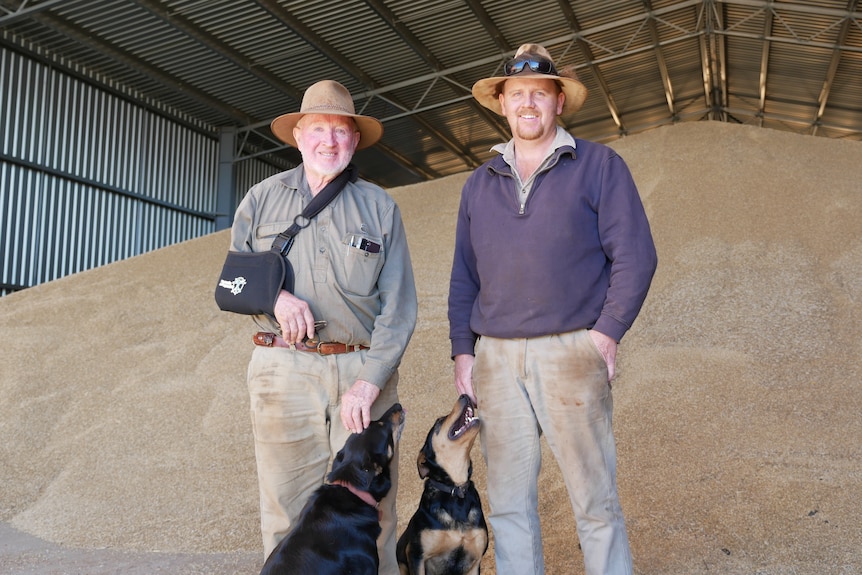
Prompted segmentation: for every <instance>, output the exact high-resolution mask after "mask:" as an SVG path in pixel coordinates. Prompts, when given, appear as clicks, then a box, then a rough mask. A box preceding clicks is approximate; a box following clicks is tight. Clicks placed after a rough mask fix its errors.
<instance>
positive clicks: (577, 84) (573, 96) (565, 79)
mask: <svg viewBox="0 0 862 575" xmlns="http://www.w3.org/2000/svg"><path fill="white" fill-rule="evenodd" d="M532 59H535V60H537V61H545V62H550V63H551V64H552V65H553V64H554V60H553V59H552V58H551V54H550V53H549V52H548V51H547V50H546V49H545V47H544V46H540V45H538V44H523V45H522V46H521V47H520V48H518V51H517V52H515V57H514V58H513V59H512V60H513V61H514V60H532ZM554 69H555V70H556V65H554ZM558 74H559V72H557V74H542V73H541V72H534V71H533V70H532V69H531V68H530V67H529V66H524V69H523V70H521V71H520V72H518V73H516V74H512V75H511V76H495V77H493V78H483V79H482V80H479V81H478V82H476V83H475V84H473V97H474V98H476V100H477V101H478V102H479V103H480V104H482V105H483V106H485V107H486V108H488V109H489V110H493V111H494V112H496V113H497V114H500V115H501V116H502V115H503V110H502V109H501V108H500V98H499V95H500V92H502V91H503V83H504V82H505V81H506V80H511V79H512V78H543V79H546V80H554V81H556V82H557V84H558V85H559V86H560V89H561V90H562V91H563V93H564V94H565V95H566V101H565V103H564V104H563V111H562V114H561V115H563V116H567V115H569V114H574V113H575V112H577V111H578V110H580V109H581V106H583V105H584V100H586V99H587V87H586V86H584V85H583V84H582V83H581V81H580V80H578V78H577V76H576V75H575V73H574V71H573V70H571V71H569V72H567V73H566V74H565V75H562V76H560V75H558Z"/></svg>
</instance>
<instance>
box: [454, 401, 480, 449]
mask: <svg viewBox="0 0 862 575" xmlns="http://www.w3.org/2000/svg"><path fill="white" fill-rule="evenodd" d="M460 403H461V414H460V415H459V416H458V419H456V420H455V423H453V424H452V427H450V428H449V439H453V440H454V439H458V438H459V437H461V436H462V435H464V432H466V431H467V430H468V429H471V428H473V427H475V426H477V425H479V418H478V417H476V406H475V405H474V404H473V402H472V401H471V400H470V398H469V397H468V396H466V395H462V396H461V398H460Z"/></svg>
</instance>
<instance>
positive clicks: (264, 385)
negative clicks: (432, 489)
mask: <svg viewBox="0 0 862 575" xmlns="http://www.w3.org/2000/svg"><path fill="white" fill-rule="evenodd" d="M365 353H366V352H365V351H354V352H350V353H343V354H337V355H319V354H317V353H310V352H304V351H293V350H290V349H287V348H279V347H272V348H268V347H256V348H255V349H254V352H253V354H252V358H251V361H250V363H249V366H248V389H249V396H250V399H251V405H250V407H251V421H252V430H253V432H254V444H255V456H256V459H257V475H258V484H259V487H260V529H261V534H262V536H263V546H264V557H268V556H269V554H270V553H271V552H272V550H273V549H275V547H276V546H277V545H278V543H279V542H280V541H281V540H282V539H283V538H284V537H285V535H287V532H288V531H289V530H290V526H291V525H292V524H293V523H294V522H295V521H296V519H297V518H298V517H299V513H300V511H302V508H303V506H304V505H305V502H306V501H307V500H308V498H309V497H310V496H311V493H312V492H313V491H314V490H315V489H317V488H318V487H319V486H320V485H322V484H323V482H324V479H325V477H326V475H327V474H328V473H329V471H330V469H331V464H332V460H333V458H334V457H335V455H336V454H337V453H338V451H339V450H340V449H341V448H342V447H343V446H344V443H345V441H347V437H348V436H349V435H350V433H349V432H348V431H347V430H346V429H345V428H344V425H342V423H341V397H342V395H343V394H344V393H345V392H346V391H347V390H348V389H350V387H351V386H352V385H353V383H354V382H355V381H356V376H357V374H358V373H359V370H360V368H361V367H362V362H363V360H364V357H365ZM397 401H398V374H397V372H396V374H395V375H394V376H393V377H392V378H391V379H390V380H389V382H387V384H386V387H385V388H384V389H383V391H381V392H380V396H379V397H378V398H377V401H375V402H374V405H373V406H372V409H371V418H372V419H377V418H379V417H381V416H382V415H383V414H384V413H385V412H386V410H387V409H389V408H390V407H391V406H392V404H393V403H395V402H397ZM390 473H391V477H392V489H391V490H390V491H389V494H388V495H387V496H386V497H385V498H384V499H383V501H381V502H380V512H381V519H380V527H381V528H382V530H383V531H382V533H381V534H380V537H379V538H378V541H377V547H378V554H379V557H380V571H379V573H381V575H398V572H399V571H398V564H397V562H396V559H395V545H396V542H397V535H396V533H395V527H396V515H395V499H396V493H397V491H398V450H397V446H396V453H395V456H394V458H393V460H392V465H391V469H390ZM330 543H332V542H330ZM330 543H327V544H330Z"/></svg>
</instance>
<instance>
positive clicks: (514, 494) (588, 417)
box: [473, 330, 632, 575]
mask: <svg viewBox="0 0 862 575" xmlns="http://www.w3.org/2000/svg"><path fill="white" fill-rule="evenodd" d="M473 386H474V391H475V393H476V399H477V401H478V415H479V417H480V419H481V420H482V427H481V432H480V433H481V444H482V454H483V455H484V457H485V461H486V463H487V467H488V479H487V490H488V494H487V495H488V503H489V507H490V514H489V517H488V520H489V523H490V524H491V528H492V530H493V534H494V549H495V560H496V569H497V574H498V575H530V574H533V575H540V574H542V573H544V572H545V565H544V557H543V553H542V534H541V529H540V526H539V513H538V477H539V470H540V467H541V448H540V443H539V441H540V437H541V435H542V434H544V436H545V438H546V440H547V442H548V445H549V447H550V448H551V451H552V452H553V454H554V457H555V458H556V460H557V463H558V464H559V466H560V469H561V471H562V474H563V477H564V480H565V483H566V488H567V490H568V493H569V499H570V502H571V505H572V509H573V511H574V514H575V519H576V522H577V530H578V536H579V538H580V543H581V547H582V549H583V554H584V564H585V568H586V573H587V575H630V574H631V573H632V560H631V553H630V551H629V543H628V535H627V533H626V527H625V522H624V519H623V514H622V510H621V508H620V503H619V498H618V496H617V485H616V447H615V444H614V436H613V431H612V429H611V415H612V411H613V401H612V398H611V390H610V386H609V385H608V372H607V365H606V364H605V361H604V359H603V358H602V356H601V354H600V353H599V350H598V348H597V347H596V346H595V344H594V343H593V341H592V339H591V338H590V335H589V333H588V331H586V330H579V331H575V332H571V333H565V334H559V335H552V336H547V337H538V338H529V339H496V338H491V337H484V336H483V337H481V338H480V339H479V341H478V342H477V345H476V361H475V364H474V367H473ZM571 548H572V552H573V553H575V552H577V551H576V548H577V542H576V541H572V543H571Z"/></svg>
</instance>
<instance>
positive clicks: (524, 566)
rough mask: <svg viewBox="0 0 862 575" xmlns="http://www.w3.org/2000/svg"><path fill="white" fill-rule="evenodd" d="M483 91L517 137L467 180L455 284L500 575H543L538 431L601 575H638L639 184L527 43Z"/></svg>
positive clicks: (564, 80)
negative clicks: (619, 475)
mask: <svg viewBox="0 0 862 575" xmlns="http://www.w3.org/2000/svg"><path fill="white" fill-rule="evenodd" d="M503 71H504V75H503V76H499V77H494V78H485V79H483V80H480V81H478V82H476V84H475V85H474V86H473V96H474V97H475V98H476V99H477V100H478V101H479V103H481V104H482V105H484V106H485V107H487V108H489V109H491V110H493V111H494V112H496V113H498V114H500V115H503V116H505V117H506V119H507V120H508V122H509V126H510V128H511V130H512V139H511V140H510V141H509V142H508V143H507V144H501V145H499V146H496V147H495V148H494V149H495V151H498V152H499V153H500V155H499V156H496V157H495V158H493V159H491V160H490V161H488V162H486V163H485V164H484V165H482V166H480V167H479V168H478V169H476V171H475V172H474V173H473V174H472V175H471V176H470V178H468V180H467V182H466V183H465V185H464V188H463V191H462V195H461V205H460V208H459V212H458V223H457V230H456V238H455V257H454V261H453V266H452V276H451V280H450V291H449V322H450V338H451V341H452V356H453V357H454V358H455V386H456V388H457V390H458V392H459V393H466V394H468V395H470V396H472V397H474V398H475V399H476V400H477V403H478V408H479V415H480V417H481V418H482V430H481V441H482V452H483V455H484V457H485V460H486V462H487V469H488V479H487V489H488V502H489V505H490V511H491V512H490V514H489V522H490V523H491V527H492V529H493V532H494V549H495V557H496V568H497V573H498V574H499V575H527V574H540V573H544V559H543V552H542V535H541V531H540V528H539V514H538V477H539V468H540V466H541V449H540V444H539V440H540V436H541V435H542V434H544V436H545V438H546V439H547V441H548V444H549V446H550V447H551V450H552V451H553V453H554V456H555V458H556V460H557V463H558V464H559V466H560V469H561V471H562V473H563V477H564V479H565V482H566V487H567V489H568V492H569V499H570V501H571V505H572V508H573V510H574V514H575V518H576V520H577V526H578V535H579V537H580V543H581V547H582V549H583V552H584V564H585V567H586V573H587V574H588V575H600V574H601V575H628V574H630V573H631V572H632V560H631V554H630V551H629V543H628V537H627V534H626V527H625V523H624V520H623V514H622V511H621V508H620V504H619V498H618V496H617V485H616V448H615V445H614V437H613V432H612V429H611V414H612V400H611V387H610V381H611V380H612V379H613V377H614V373H615V358H616V350H617V342H619V340H620V339H621V338H622V337H623V334H625V333H626V331H627V330H628V329H629V328H630V327H631V325H632V322H633V321H634V320H635V317H636V316H637V314H638V312H639V311H640V308H641V305H642V303H643V301H644V299H645V298H646V294H647V290H648V288H649V285H650V283H651V280H652V276H653V273H654V271H655V267H656V254H655V248H654V246H653V241H652V236H651V234H650V229H649V224H648V223H647V219H646V215H645V213H644V209H643V206H642V205H641V201H640V198H639V196H638V193H637V190H636V188H635V184H634V181H633V180H632V177H631V175H630V173H629V170H628V168H627V167H626V165H625V163H624V162H623V160H622V159H621V158H620V157H619V156H618V155H617V154H615V153H614V152H613V150H611V149H610V148H608V147H606V146H603V145H600V144H595V143H592V142H587V141H584V140H580V139H576V138H574V137H572V136H571V135H570V134H568V133H567V132H566V131H565V130H564V129H563V128H562V127H560V126H558V125H557V117H558V116H559V115H561V114H563V115H565V114H571V113H574V112H575V111H577V110H578V109H579V108H580V107H581V105H582V104H583V102H584V99H585V98H586V94H587V90H586V88H585V87H584V85H583V84H582V83H581V82H580V81H578V80H577V79H576V78H574V77H570V76H567V75H562V74H559V73H558V72H557V69H556V66H555V64H554V62H553V60H552V59H551V57H550V55H549V53H548V51H547V50H546V49H545V48H544V47H542V46H539V45H536V44H525V45H523V46H521V48H520V49H519V50H518V52H517V53H516V55H515V58H514V59H512V60H511V61H509V62H507V63H506V65H505V67H504V70H503Z"/></svg>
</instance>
